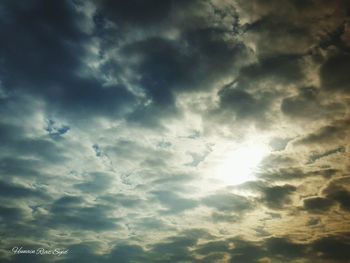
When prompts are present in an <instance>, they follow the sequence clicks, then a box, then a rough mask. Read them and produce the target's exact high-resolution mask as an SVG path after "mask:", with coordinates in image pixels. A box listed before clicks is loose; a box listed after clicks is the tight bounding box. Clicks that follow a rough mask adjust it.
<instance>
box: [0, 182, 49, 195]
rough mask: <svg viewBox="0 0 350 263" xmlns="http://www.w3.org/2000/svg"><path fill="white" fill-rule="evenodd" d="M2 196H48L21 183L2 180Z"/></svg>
mask: <svg viewBox="0 0 350 263" xmlns="http://www.w3.org/2000/svg"><path fill="white" fill-rule="evenodd" d="M0 196H1V197H8V198H14V199H16V198H41V199H44V198H48V196H47V195H46V194H45V193H43V192H42V191H39V190H37V189H31V188H28V187H23V186H20V185H16V184H12V183H8V182H3V181H0Z"/></svg>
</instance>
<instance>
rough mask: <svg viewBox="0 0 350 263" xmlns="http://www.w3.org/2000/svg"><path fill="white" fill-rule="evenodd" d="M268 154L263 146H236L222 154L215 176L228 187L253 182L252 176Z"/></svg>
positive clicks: (266, 148)
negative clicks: (228, 185)
mask: <svg viewBox="0 0 350 263" xmlns="http://www.w3.org/2000/svg"><path fill="white" fill-rule="evenodd" d="M268 152H269V150H268V147H267V146H265V145H264V144H255V143H247V144H242V145H238V146H237V147H235V148H234V149H231V150H229V151H227V152H226V153H224V156H223V159H222V161H221V162H219V164H218V166H217V168H216V176H217V177H218V179H219V180H220V181H223V182H224V183H226V184H230V185H238V184H242V183H244V182H247V181H251V180H254V179H255V176H254V174H255V172H256V171H257V170H258V169H259V164H260V162H261V161H262V159H263V158H264V157H265V156H266V155H267V154H268Z"/></svg>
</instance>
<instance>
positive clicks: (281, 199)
mask: <svg viewBox="0 0 350 263" xmlns="http://www.w3.org/2000/svg"><path fill="white" fill-rule="evenodd" d="M296 189H297V188H296V187H295V186H293V185H288V184H286V185H282V186H271V187H266V188H264V189H263V190H262V191H263V201H264V202H265V203H266V205H267V206H268V207H270V208H273V209H282V208H283V207H284V205H286V204H288V203H290V195H291V194H293V192H295V191H296Z"/></svg>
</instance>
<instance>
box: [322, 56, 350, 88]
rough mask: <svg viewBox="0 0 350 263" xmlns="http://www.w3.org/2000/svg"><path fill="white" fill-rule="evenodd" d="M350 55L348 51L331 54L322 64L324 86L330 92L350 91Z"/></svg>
mask: <svg viewBox="0 0 350 263" xmlns="http://www.w3.org/2000/svg"><path fill="white" fill-rule="evenodd" d="M349 68H350V55H349V52H347V53H345V52H344V53H338V54H335V55H332V56H330V57H329V58H328V59H327V61H326V62H325V63H324V64H323V65H322V66H321V69H320V77H321V85H322V87H323V88H324V89H325V90H327V91H330V92H334V91H344V92H347V93H349V91H350V84H349V83H350V75H349V73H348V69H349Z"/></svg>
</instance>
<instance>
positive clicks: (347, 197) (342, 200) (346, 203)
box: [323, 181, 350, 212]
mask: <svg viewBox="0 0 350 263" xmlns="http://www.w3.org/2000/svg"><path fill="white" fill-rule="evenodd" d="M323 193H324V194H326V196H327V198H329V199H330V200H332V201H333V202H336V203H338V204H339V205H340V208H341V209H343V210H345V211H348V212H349V211H350V191H348V189H346V188H345V187H344V186H343V185H342V184H341V183H340V182H339V183H337V181H333V182H331V183H330V184H329V185H328V186H327V188H326V189H324V190H323Z"/></svg>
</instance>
